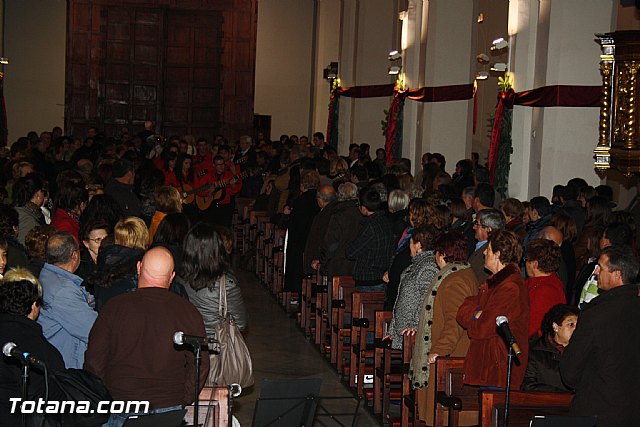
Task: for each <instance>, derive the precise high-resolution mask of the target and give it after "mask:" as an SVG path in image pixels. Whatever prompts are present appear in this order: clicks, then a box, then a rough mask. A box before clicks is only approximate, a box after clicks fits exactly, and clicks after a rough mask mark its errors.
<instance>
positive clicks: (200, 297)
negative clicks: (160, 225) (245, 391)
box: [178, 223, 247, 385]
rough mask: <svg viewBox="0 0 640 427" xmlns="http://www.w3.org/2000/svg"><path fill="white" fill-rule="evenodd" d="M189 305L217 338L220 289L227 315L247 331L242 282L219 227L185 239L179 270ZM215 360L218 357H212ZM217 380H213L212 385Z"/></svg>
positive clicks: (197, 229)
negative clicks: (223, 293) (224, 292)
mask: <svg viewBox="0 0 640 427" xmlns="http://www.w3.org/2000/svg"><path fill="white" fill-rule="evenodd" d="M178 275H179V277H180V279H181V280H182V281H183V282H184V284H185V285H184V287H185V289H186V291H187V295H188V296H189V301H191V303H192V304H193V305H194V306H195V307H196V308H197V309H198V311H199V312H200V314H202V318H203V319H204V325H205V329H206V331H207V337H209V338H216V336H215V328H216V325H217V324H218V323H219V322H220V320H221V318H220V311H219V304H220V286H224V287H225V289H226V294H227V295H226V301H227V313H228V314H229V315H230V316H231V317H233V318H234V320H235V321H236V324H237V325H238V328H239V329H240V330H244V329H246V327H247V311H246V308H245V306H244V301H243V300H242V294H241V292H240V287H239V286H238V284H237V283H238V281H237V279H236V278H235V276H234V274H233V272H232V271H231V266H230V262H229V256H228V254H227V251H226V250H225V247H224V242H223V240H222V237H221V236H220V234H219V233H218V232H217V231H216V230H215V227H214V226H213V225H210V224H205V223H198V224H196V225H195V226H194V227H193V228H192V229H191V230H189V233H187V236H186V237H185V239H184V245H183V259H182V264H181V265H180V269H179V270H178ZM211 357H217V355H215V354H213V353H212V354H211ZM213 380H214V379H212V378H209V380H208V384H209V385H212V381H213Z"/></svg>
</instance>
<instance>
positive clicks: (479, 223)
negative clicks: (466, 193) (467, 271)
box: [469, 209, 505, 283]
mask: <svg viewBox="0 0 640 427" xmlns="http://www.w3.org/2000/svg"><path fill="white" fill-rule="evenodd" d="M504 227H505V219H504V215H502V212H500V211H499V210H497V209H484V210H481V211H479V212H478V213H477V214H476V219H475V220H474V222H473V232H474V237H475V239H476V248H475V250H474V251H473V253H472V254H471V255H470V256H469V264H471V269H472V270H473V272H474V273H475V274H476V278H477V279H478V283H483V282H484V281H485V280H487V278H488V277H489V273H488V272H487V270H486V269H485V265H484V252H485V250H486V249H487V246H488V244H489V243H488V241H489V235H490V233H491V232H492V231H494V230H500V229H503V228H504Z"/></svg>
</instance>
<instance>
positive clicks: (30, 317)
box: [0, 269, 64, 426]
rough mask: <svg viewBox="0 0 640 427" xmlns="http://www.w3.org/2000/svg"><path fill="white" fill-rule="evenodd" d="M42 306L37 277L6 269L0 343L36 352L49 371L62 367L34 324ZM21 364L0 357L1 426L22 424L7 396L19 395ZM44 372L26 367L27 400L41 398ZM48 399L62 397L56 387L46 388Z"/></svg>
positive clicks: (0, 287)
mask: <svg viewBox="0 0 640 427" xmlns="http://www.w3.org/2000/svg"><path fill="white" fill-rule="evenodd" d="M41 306H42V288H41V286H40V283H39V282H38V280H37V279H36V278H35V276H33V275H32V274H31V273H29V271H27V270H25V269H15V270H11V271H9V272H7V274H6V275H5V277H4V279H3V280H2V282H1V283H0V342H2V344H3V345H4V343H9V342H12V343H14V344H16V346H17V348H19V349H20V350H21V351H24V352H28V353H30V354H34V355H37V356H38V358H39V359H40V360H42V361H43V362H45V364H46V365H47V369H48V370H49V372H53V371H58V370H61V369H64V361H63V360H62V356H61V355H60V352H59V351H58V350H57V349H56V348H55V347H54V346H53V345H51V344H50V343H49V342H48V341H47V340H46V339H45V337H44V336H43V335H42V328H40V326H39V325H38V323H36V319H37V318H38V315H39V314H40V309H41ZM21 374H22V365H21V363H20V361H18V359H16V358H14V357H6V356H5V357H3V360H2V362H0V424H2V425H3V426H20V425H22V421H21V416H20V412H16V413H11V411H10V409H11V406H12V403H11V402H10V401H9V399H10V398H20V397H21V396H22V392H21V380H20V376H21ZM46 391H47V387H46V386H45V378H44V372H43V370H42V368H40V366H33V365H32V368H31V369H30V370H29V383H28V389H27V399H28V400H35V401H37V400H38V398H43V399H44V398H45V393H46ZM48 398H49V399H50V400H60V399H63V396H61V394H60V393H59V392H58V390H57V388H56V387H53V386H52V387H50V388H49V396H48Z"/></svg>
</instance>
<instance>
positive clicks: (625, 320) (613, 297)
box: [560, 246, 640, 427]
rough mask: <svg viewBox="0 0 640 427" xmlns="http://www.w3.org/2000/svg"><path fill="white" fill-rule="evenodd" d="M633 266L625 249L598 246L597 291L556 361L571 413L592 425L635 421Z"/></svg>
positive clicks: (639, 306) (639, 379)
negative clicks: (569, 393) (595, 421)
mask: <svg viewBox="0 0 640 427" xmlns="http://www.w3.org/2000/svg"><path fill="white" fill-rule="evenodd" d="M639 269H640V267H639V264H638V258H637V256H636V255H635V254H634V253H633V251H632V250H631V249H630V248H624V247H617V246H610V247H607V248H605V249H603V250H602V254H601V255H600V257H599V258H598V267H597V268H596V275H597V277H598V288H600V289H601V290H602V291H603V293H602V294H600V295H599V296H598V297H596V298H594V299H593V300H592V301H591V302H590V303H589V304H587V305H586V307H585V308H584V309H583V310H582V313H581V315H580V322H579V323H578V327H577V328H576V330H575V332H574V333H573V336H572V337H571V342H570V343H569V345H568V346H567V347H566V348H565V350H564V352H563V353H562V358H561V359H560V373H561V375H562V381H563V382H564V384H566V385H567V387H570V388H572V389H573V390H575V393H576V396H575V397H574V399H573V403H572V406H571V412H572V415H577V416H597V417H598V425H606V426H614V427H623V426H631V425H635V424H636V423H637V421H638V420H639V419H640V405H638V393H637V391H638V390H637V388H638V384H640V364H639V363H638V352H640V328H638V324H640V298H639V297H638V286H637V285H636V284H637V283H638V282H637V281H636V279H637V277H638V270H639ZM601 420H602V421H603V423H601Z"/></svg>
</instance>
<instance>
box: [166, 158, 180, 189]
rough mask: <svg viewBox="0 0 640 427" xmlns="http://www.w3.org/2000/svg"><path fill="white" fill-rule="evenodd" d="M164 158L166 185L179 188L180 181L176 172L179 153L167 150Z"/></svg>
mask: <svg viewBox="0 0 640 427" xmlns="http://www.w3.org/2000/svg"><path fill="white" fill-rule="evenodd" d="M163 158H164V162H163V164H162V165H163V168H162V173H163V174H164V185H165V186H171V187H175V188H178V189H179V188H180V184H179V183H178V177H177V174H176V164H177V159H178V155H177V154H176V153H174V152H173V151H167V153H166V154H165V155H164V156H163Z"/></svg>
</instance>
